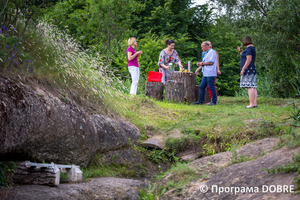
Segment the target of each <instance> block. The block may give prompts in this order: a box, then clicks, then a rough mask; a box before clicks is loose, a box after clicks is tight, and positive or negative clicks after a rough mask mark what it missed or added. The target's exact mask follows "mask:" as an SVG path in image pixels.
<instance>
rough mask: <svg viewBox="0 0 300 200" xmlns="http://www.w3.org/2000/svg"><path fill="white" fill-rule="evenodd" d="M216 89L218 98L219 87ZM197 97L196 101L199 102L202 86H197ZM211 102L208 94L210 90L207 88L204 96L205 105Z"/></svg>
mask: <svg viewBox="0 0 300 200" xmlns="http://www.w3.org/2000/svg"><path fill="white" fill-rule="evenodd" d="M215 88H216V94H217V96H218V87H215ZM195 96H196V101H198V100H199V96H200V86H199V85H196V89H195ZM209 102H211V99H210V96H209V94H208V90H207V87H206V88H205V96H204V102H203V103H204V104H205V103H209Z"/></svg>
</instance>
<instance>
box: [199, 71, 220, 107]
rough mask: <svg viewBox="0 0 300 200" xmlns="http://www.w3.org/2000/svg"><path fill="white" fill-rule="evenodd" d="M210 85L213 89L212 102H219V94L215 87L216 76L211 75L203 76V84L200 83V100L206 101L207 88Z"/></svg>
mask: <svg viewBox="0 0 300 200" xmlns="http://www.w3.org/2000/svg"><path fill="white" fill-rule="evenodd" d="M207 85H208V88H209V89H210V91H211V95H212V102H213V103H217V94H216V88H215V76H209V77H203V78H202V81H201V84H200V96H199V100H198V101H199V102H200V103H203V102H204V97H205V88H206V86H207Z"/></svg>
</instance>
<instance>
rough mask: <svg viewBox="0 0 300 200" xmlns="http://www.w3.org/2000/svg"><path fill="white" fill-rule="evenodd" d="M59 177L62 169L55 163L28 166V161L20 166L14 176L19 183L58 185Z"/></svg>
mask: <svg viewBox="0 0 300 200" xmlns="http://www.w3.org/2000/svg"><path fill="white" fill-rule="evenodd" d="M59 179H60V171H59V169H58V167H57V166H56V165H55V164H53V165H52V166H49V167H28V166H27V165H26V162H23V163H21V164H20V165H19V166H18V168H17V169H16V170H15V173H14V176H13V182H14V183H17V184H37V185H49V186H58V185H59Z"/></svg>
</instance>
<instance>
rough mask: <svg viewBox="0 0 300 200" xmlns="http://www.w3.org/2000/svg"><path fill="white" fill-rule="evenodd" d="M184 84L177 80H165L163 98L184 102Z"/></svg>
mask: <svg viewBox="0 0 300 200" xmlns="http://www.w3.org/2000/svg"><path fill="white" fill-rule="evenodd" d="M183 88H184V84H183V83H182V82H178V81H167V82H166V85H165V89H166V90H165V98H166V99H167V100H168V101H173V102H182V103H183V102H184V101H185V100H184V89H183Z"/></svg>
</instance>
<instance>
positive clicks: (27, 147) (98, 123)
mask: <svg viewBox="0 0 300 200" xmlns="http://www.w3.org/2000/svg"><path fill="white" fill-rule="evenodd" d="M61 99H63V97H62V96H60V94H59V93H57V92H55V91H50V90H47V89H46V88H45V87H43V86H41V85H39V84H35V85H34V84H31V85H30V87H29V86H28V85H24V84H22V83H21V82H17V81H13V80H11V79H6V78H2V77H1V76H0V158H5V157H7V158H9V159H10V160H11V159H14V160H35V161H36V162H43V161H45V162H54V163H60V164H67V163H70V164H77V165H86V164H87V163H88V162H89V160H90V159H91V158H92V157H93V156H94V155H95V154H98V153H102V152H107V151H109V150H114V149H118V148H120V147H122V146H124V145H127V144H128V141H129V140H130V142H132V143H136V142H137V140H138V138H139V137H140V133H139V131H138V129H137V128H136V127H135V126H133V125H132V124H130V123H128V122H125V121H123V120H122V119H112V118H109V117H106V116H104V115H100V114H91V113H89V112H88V111H87V109H85V108H83V107H81V106H79V105H78V104H76V103H75V102H74V101H71V100H68V101H66V100H64V101H62V100H61ZM129 138H130V139H129Z"/></svg>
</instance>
